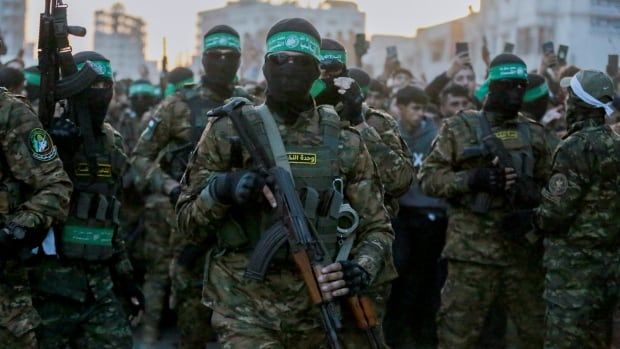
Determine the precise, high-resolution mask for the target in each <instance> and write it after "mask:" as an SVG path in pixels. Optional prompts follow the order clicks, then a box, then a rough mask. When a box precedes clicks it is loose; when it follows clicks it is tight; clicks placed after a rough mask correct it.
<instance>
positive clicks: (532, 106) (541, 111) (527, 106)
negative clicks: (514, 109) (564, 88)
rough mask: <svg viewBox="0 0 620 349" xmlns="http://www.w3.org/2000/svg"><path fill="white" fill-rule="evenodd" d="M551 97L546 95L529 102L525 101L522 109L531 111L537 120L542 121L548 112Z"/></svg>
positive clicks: (527, 111)
mask: <svg viewBox="0 0 620 349" xmlns="http://www.w3.org/2000/svg"><path fill="white" fill-rule="evenodd" d="M548 104H549V97H547V96H544V97H541V98H538V99H536V100H533V101H531V102H528V103H523V107H522V108H521V110H522V111H524V112H526V113H529V114H530V115H531V116H532V117H533V118H534V119H535V120H536V121H540V120H541V119H542V118H543V116H545V113H546V112H547V105H548Z"/></svg>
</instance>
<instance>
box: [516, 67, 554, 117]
mask: <svg viewBox="0 0 620 349" xmlns="http://www.w3.org/2000/svg"><path fill="white" fill-rule="evenodd" d="M548 105H549V88H548V87H547V81H546V80H545V78H544V77H543V76H542V75H538V74H531V73H530V74H528V75H527V90H526V91H525V97H524V98H523V106H522V107H521V111H523V112H526V113H528V114H530V115H531V116H532V117H533V118H534V119H535V120H536V121H540V120H541V119H542V118H543V116H545V113H546V112H547V106H548Z"/></svg>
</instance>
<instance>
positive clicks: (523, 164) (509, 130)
mask: <svg viewBox="0 0 620 349" xmlns="http://www.w3.org/2000/svg"><path fill="white" fill-rule="evenodd" d="M458 115H459V117H460V118H461V119H462V120H463V121H464V122H465V124H467V126H468V127H469V129H470V133H469V136H470V137H473V138H472V139H471V140H470V143H472V144H474V145H475V146H479V147H483V146H484V145H483V138H484V137H485V135H484V132H483V130H482V127H481V126H480V118H481V117H484V114H482V113H480V112H473V113H472V112H462V113H460V114H458ZM466 116H469V117H466ZM474 120H475V121H474ZM472 121H474V122H472ZM491 126H492V129H491V132H493V133H494V134H495V137H497V138H498V139H499V140H501V141H502V143H503V144H504V147H505V148H506V150H507V151H508V153H509V155H510V157H511V158H512V163H513V165H514V167H515V171H516V173H517V176H518V178H519V180H533V178H534V166H535V162H536V159H535V157H534V151H533V148H532V134H531V130H530V126H529V125H528V122H527V121H519V122H516V123H511V124H510V125H502V126H500V127H498V126H493V125H491ZM458 136H459V135H457V137H458ZM486 160H489V159H486ZM489 161H490V160H489ZM487 162H488V161H487ZM486 166H489V165H488V164H487V165H486ZM463 199H464V200H465V203H466V204H467V205H471V204H472V203H473V202H474V200H475V195H472V194H468V195H464V196H463ZM506 204H507V201H506V198H505V197H494V198H493V199H492V202H491V206H490V208H499V207H505V206H506Z"/></svg>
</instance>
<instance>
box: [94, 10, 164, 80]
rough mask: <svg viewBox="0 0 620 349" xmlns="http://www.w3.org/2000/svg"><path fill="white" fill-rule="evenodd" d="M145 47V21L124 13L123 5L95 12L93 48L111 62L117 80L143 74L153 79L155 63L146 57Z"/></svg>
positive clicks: (134, 77) (154, 77) (137, 76)
mask: <svg viewBox="0 0 620 349" xmlns="http://www.w3.org/2000/svg"><path fill="white" fill-rule="evenodd" d="M145 46H146V23H145V22H144V21H143V20H142V18H140V17H137V16H132V15H129V14H127V13H126V12H125V7H124V6H123V5H122V4H120V3H117V4H114V5H113V6H112V8H111V9H110V10H98V11H96V12H95V41H94V47H95V51H97V52H99V53H101V54H102V55H104V56H106V58H108V59H109V60H110V61H111V62H112V66H113V67H114V72H115V77H116V79H124V78H130V79H139V78H144V77H145V76H146V77H148V78H149V79H150V80H151V82H153V83H154V82H156V81H155V80H156V79H157V76H158V72H157V64H156V63H154V62H148V61H147V60H146V59H145ZM119 62H122V64H120V63H119Z"/></svg>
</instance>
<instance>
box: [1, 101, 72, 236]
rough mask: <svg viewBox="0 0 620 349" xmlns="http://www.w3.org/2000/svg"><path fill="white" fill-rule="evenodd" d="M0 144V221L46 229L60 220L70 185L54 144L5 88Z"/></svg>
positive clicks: (64, 209) (66, 203)
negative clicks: (0, 148)
mask: <svg viewBox="0 0 620 349" xmlns="http://www.w3.org/2000/svg"><path fill="white" fill-rule="evenodd" d="M0 146H1V147H2V153H1V154H0V217H1V219H0V224H1V223H6V222H8V221H13V222H15V223H17V224H19V225H22V226H25V227H30V228H40V229H47V228H49V227H50V226H51V225H52V223H54V222H62V221H63V220H64V219H65V218H66V216H67V213H68V209H69V199H70V197H71V190H72V185H71V181H70V180H69V177H68V176H67V174H66V173H65V171H64V170H63V167H62V162H61V161H60V159H59V158H58V153H57V150H56V147H55V146H54V144H53V143H52V140H51V138H50V136H49V135H48V134H47V132H46V131H45V130H43V128H42V126H41V123H40V122H39V119H38V118H37V117H36V115H35V114H34V113H33V111H32V110H31V109H30V108H29V107H28V106H27V105H26V104H25V103H23V102H22V101H20V100H18V99H17V98H15V97H13V96H11V95H9V94H8V92H6V90H3V89H0ZM24 189H25V190H24Z"/></svg>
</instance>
